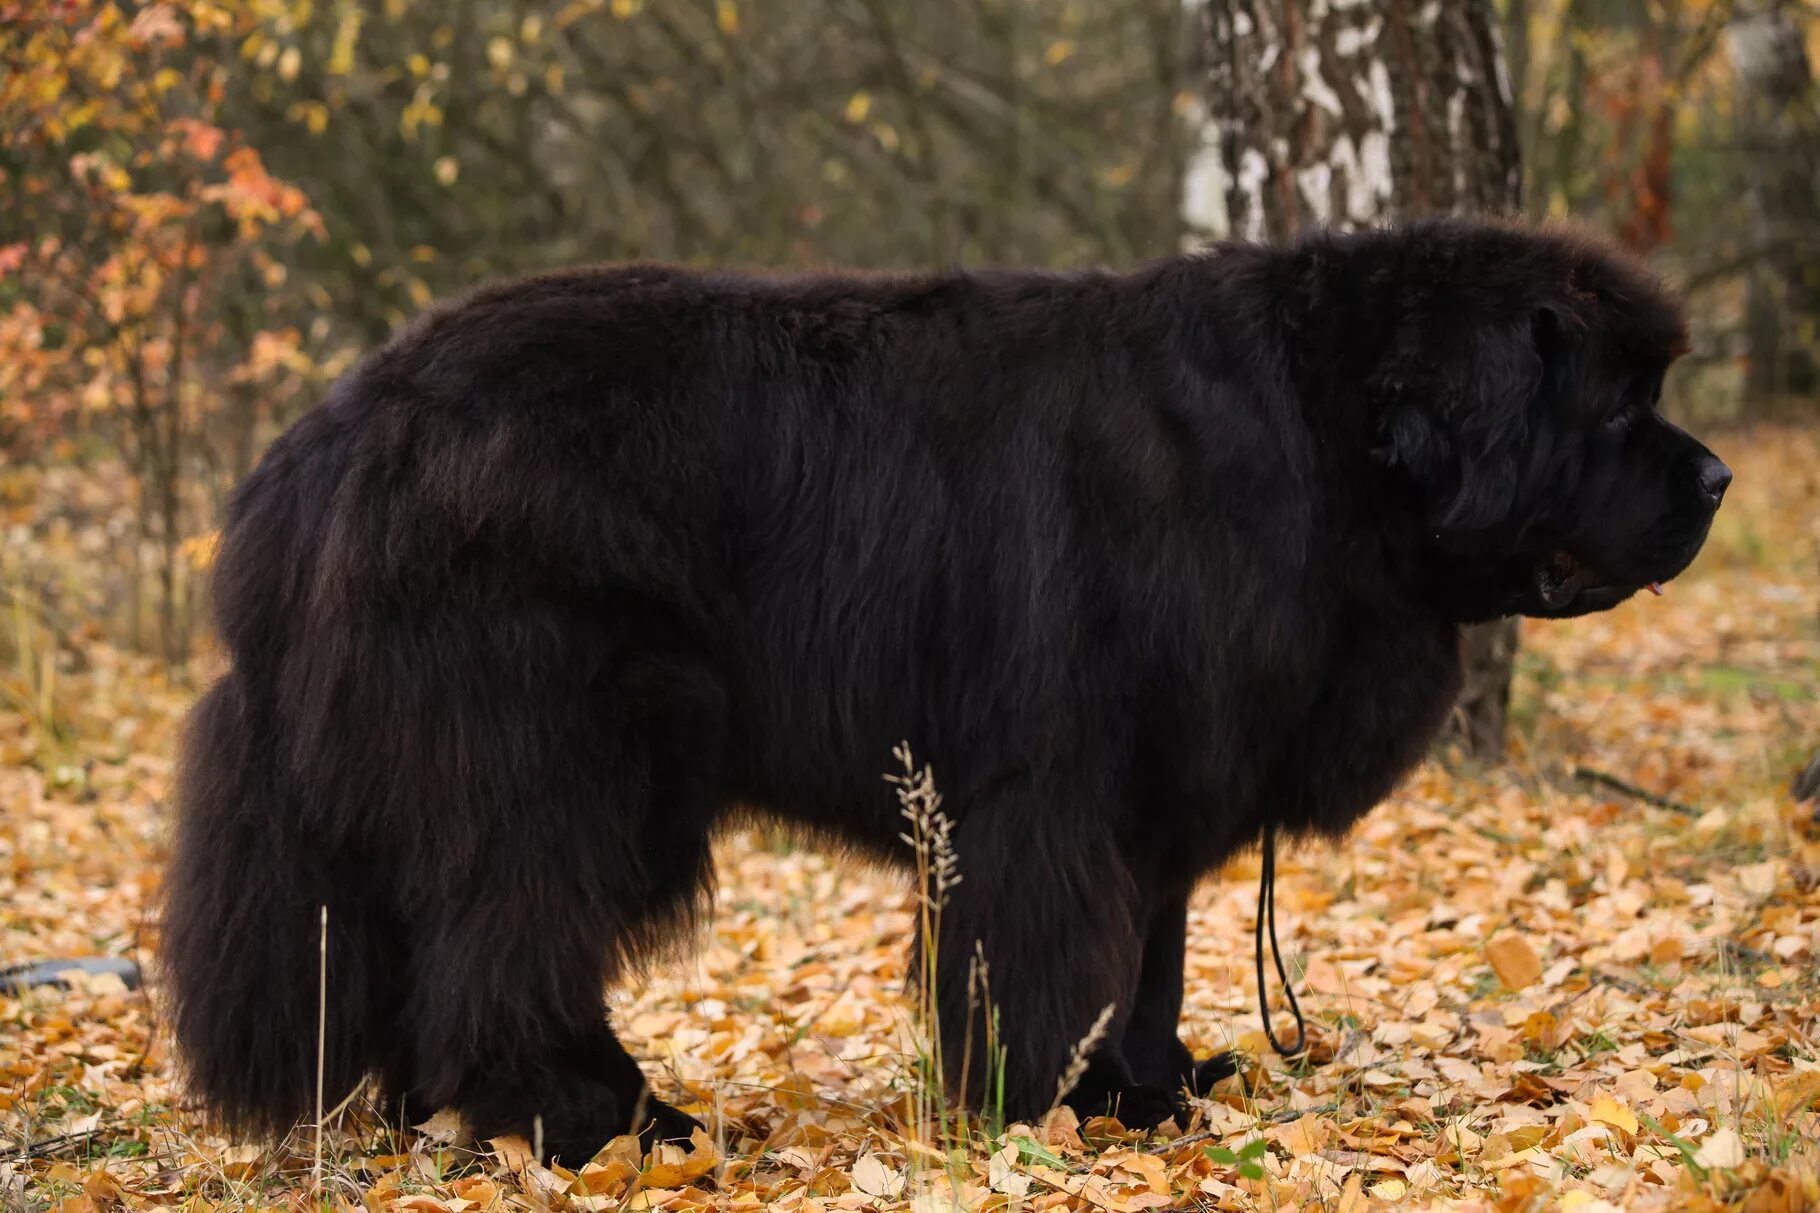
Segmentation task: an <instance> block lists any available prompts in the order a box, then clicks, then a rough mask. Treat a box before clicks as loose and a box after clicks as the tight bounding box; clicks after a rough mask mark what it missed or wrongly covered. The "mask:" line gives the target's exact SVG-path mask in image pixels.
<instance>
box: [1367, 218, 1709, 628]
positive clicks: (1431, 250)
mask: <svg viewBox="0 0 1820 1213" xmlns="http://www.w3.org/2000/svg"><path fill="white" fill-rule="evenodd" d="M1381 239H1382V241H1383V243H1381V244H1379V245H1377V246H1376V249H1375V250H1374V252H1375V254H1376V256H1375V257H1374V258H1373V260H1372V268H1371V269H1370V270H1368V271H1367V272H1368V273H1369V274H1372V275H1375V276H1376V277H1377V279H1378V285H1379V287H1380V288H1382V287H1384V286H1386V285H1389V286H1392V287H1393V288H1394V289H1393V290H1392V291H1391V292H1390V293H1389V295H1388V296H1386V295H1384V294H1379V293H1378V292H1373V293H1374V294H1378V297H1380V298H1384V297H1388V298H1391V299H1392V300H1394V302H1392V303H1391V304H1390V305H1389V311H1390V315H1389V316H1387V317H1384V318H1381V321H1380V322H1381V324H1382V326H1383V327H1382V328H1381V329H1380V332H1381V334H1382V335H1383V336H1384V337H1385V338H1386V346H1385V349H1386V351H1387V352H1385V353H1382V354H1381V355H1380V356H1379V357H1377V358H1376V359H1375V362H1374V370H1373V372H1372V373H1371V375H1370V379H1369V390H1370V394H1371V396H1372V400H1373V405H1374V416H1375V417H1376V419H1377V426H1378V438H1379V445H1378V448H1377V455H1378V457H1379V459H1380V460H1381V462H1382V464H1383V465H1384V467H1385V469H1386V472H1387V474H1388V475H1390V476H1392V477H1393V478H1394V479H1396V480H1397V481H1399V482H1400V484H1401V486H1402V487H1403V490H1404V492H1405V496H1406V499H1408V500H1410V501H1411V502H1412V503H1413V506H1414V509H1415V511H1416V513H1417V515H1418V516H1419V518H1420V520H1421V526H1422V539H1421V541H1420V542H1421V546H1422V548H1423V550H1424V553H1425V560H1424V564H1425V566H1426V568H1427V570H1428V572H1427V576H1428V579H1429V581H1430V582H1431V592H1432V593H1433V594H1434V595H1435V596H1436V598H1437V599H1438V600H1439V601H1440V603H1441V604H1442V606H1443V608H1444V609H1445V610H1447V611H1448V612H1449V613H1450V614H1451V615H1452V616H1453V617H1455V618H1457V619H1459V620H1461V621H1462V622H1468V621H1476V620H1481V619H1488V618H1493V617H1496V616H1499V615H1511V614H1523V615H1537V616H1545V617H1553V618H1560V617H1566V616H1571V615H1581V614H1585V613H1587V612H1589V611H1598V610H1604V609H1605V608H1607V607H1611V606H1615V605H1616V604H1617V603H1619V602H1622V601H1623V600H1624V599H1626V598H1628V597H1630V596H1631V595H1632V594H1635V593H1636V592H1637V591H1639V590H1642V589H1646V588H1654V589H1657V590H1658V591H1659V589H1660V586H1661V583H1663V582H1665V581H1668V580H1669V579H1671V578H1673V577H1675V576H1676V575H1678V574H1679V573H1680V572H1681V571H1682V570H1683V569H1685V568H1686V567H1687V566H1688V564H1689V563H1690V562H1692V560H1693V558H1694V556H1695V554H1696V553H1698V552H1699V550H1700V546H1701V544H1702V543H1704V542H1705V539H1706V533H1707V530H1708V528H1709V527H1710V526H1711V524H1712V520H1713V514H1714V512H1715V511H1716V510H1717V509H1718V508H1719V502H1720V499H1721V498H1722V497H1723V496H1724V494H1725V488H1726V486H1727V485H1728V484H1729V483H1730V482H1731V472H1730V470H1729V469H1727V468H1726V466H1725V464H1723V463H1721V462H1720V461H1719V459H1718V458H1717V457H1715V456H1714V455H1713V453H1712V452H1711V451H1709V450H1707V449H1706V447H1704V446H1702V445H1701V444H1700V443H1699V442H1698V441H1696V440H1695V439H1694V438H1693V437H1692V436H1690V435H1689V434H1687V433H1686V432H1684V431H1683V430H1681V429H1679V428H1677V427H1676V426H1675V425H1673V424H1671V423H1670V422H1669V421H1667V420H1666V419H1665V418H1663V417H1662V416H1661V415H1660V414H1659V413H1658V412H1657V411H1656V406H1657V403H1658V401H1659V398H1660V396H1661V391H1662V379H1663V375H1664V374H1665V373H1666V371H1667V369H1668V366H1669V364H1670V363H1671V362H1672V361H1673V360H1674V359H1675V358H1676V356H1678V355H1679V354H1680V353H1681V352H1682V350H1683V348H1684V346H1685V336H1684V332H1685V330H1684V328H1683V323H1682V319H1681V314H1680V310H1679V308H1678V306H1677V304H1676V302H1675V300H1674V299H1673V298H1672V297H1671V296H1670V295H1669V294H1668V293H1667V292H1666V291H1665V290H1664V289H1663V288H1662V286H1661V285H1660V284H1659V283H1658V282H1657V281H1656V280H1655V279H1654V278H1653V277H1652V276H1651V275H1650V274H1649V273H1648V272H1647V271H1645V270H1644V269H1643V268H1642V267H1641V266H1639V265H1638V264H1636V263H1635V262H1633V261H1631V260H1630V259H1628V258H1627V257H1625V256H1623V255H1621V254H1619V253H1616V252H1614V251H1612V250H1610V249H1607V248H1605V247H1603V246H1601V245H1599V244H1597V243H1594V242H1592V241H1589V240H1586V239H1583V238H1580V237H1574V236H1567V235H1562V234H1558V233H1542V232H1534V231H1525V230H1522V229H1519V228H1515V227H1507V226H1501V225H1495V224H1479V223H1468V222H1461V221H1439V222H1431V223H1425V224H1417V225H1412V226H1410V227H1407V228H1404V229H1401V230H1399V231H1396V232H1393V233H1386V234H1384V235H1383V236H1382V237H1381Z"/></svg>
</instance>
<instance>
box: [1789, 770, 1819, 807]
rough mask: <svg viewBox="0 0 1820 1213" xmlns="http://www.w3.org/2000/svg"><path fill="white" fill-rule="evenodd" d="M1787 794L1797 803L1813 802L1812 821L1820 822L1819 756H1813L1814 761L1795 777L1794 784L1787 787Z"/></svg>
mask: <svg viewBox="0 0 1820 1213" xmlns="http://www.w3.org/2000/svg"><path fill="white" fill-rule="evenodd" d="M1788 794H1789V795H1790V796H1793V797H1794V798H1795V800H1796V802H1797V803H1798V802H1800V801H1803V800H1811V801H1813V802H1814V820H1815V821H1820V754H1815V755H1814V760H1813V761H1812V762H1810V763H1808V764H1807V766H1805V767H1803V768H1802V770H1801V773H1800V774H1799V775H1797V776H1795V782H1793V783H1791V784H1789V785H1788Z"/></svg>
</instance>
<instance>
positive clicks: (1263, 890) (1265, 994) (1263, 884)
mask: <svg viewBox="0 0 1820 1213" xmlns="http://www.w3.org/2000/svg"><path fill="white" fill-rule="evenodd" d="M1266 915H1268V916H1269V919H1270V956H1271V959H1273V960H1275V961H1276V965H1277V976H1278V977H1279V978H1281V979H1282V982H1283V997H1284V998H1286V999H1288V1000H1289V1013H1290V1014H1291V1015H1294V1016H1295V1044H1294V1045H1284V1044H1283V1042H1282V1041H1280V1040H1278V1039H1277V1034H1276V1030H1275V1029H1274V1028H1272V1027H1271V1026H1270V992H1269V990H1268V988H1267V987H1266V986H1265V985H1264V920H1265V916H1266ZM1255 942H1256V944H1257V948H1256V954H1257V961H1258V1014H1259V1015H1260V1016H1261V1017H1262V1018H1263V1020H1264V1035H1265V1036H1266V1037H1268V1038H1269V1040H1270V1047H1271V1048H1273V1049H1275V1050H1276V1051H1277V1052H1278V1053H1280V1054H1282V1055H1283V1056H1284V1057H1293V1056H1295V1055H1296V1054H1297V1053H1300V1052H1301V1051H1302V1050H1303V1049H1304V1048H1306V1047H1307V1045H1308V1024H1307V1022H1306V1021H1305V1020H1304V1019H1303V1018H1302V1007H1301V1004H1300V1003H1298V1002H1296V1000H1295V986H1294V985H1293V984H1292V983H1291V982H1290V980H1289V971H1288V970H1287V969H1285V968H1284V967H1283V949H1282V948H1281V947H1279V946H1278V944H1277V831H1276V827H1275V826H1270V825H1267V826H1265V827H1264V858H1263V870H1262V871H1260V872H1259V873H1258V927H1257V935H1256V941H1255Z"/></svg>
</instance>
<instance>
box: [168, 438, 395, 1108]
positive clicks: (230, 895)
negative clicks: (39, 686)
mask: <svg viewBox="0 0 1820 1213" xmlns="http://www.w3.org/2000/svg"><path fill="white" fill-rule="evenodd" d="M323 428H324V427H323V423H318V422H317V419H316V418H314V417H312V418H309V419H306V422H305V423H304V425H303V426H302V427H301V430H302V432H301V433H299V432H298V431H293V433H292V434H291V435H287V437H286V438H285V439H281V440H280V442H279V444H278V445H276V446H275V447H274V448H273V451H272V452H271V453H270V454H269V455H268V456H267V458H266V460H265V461H264V462H263V463H262V464H261V466H260V468H259V469H258V470H257V471H256V472H255V473H254V474H253V475H252V476H251V477H249V479H248V480H247V482H246V484H245V485H244V486H243V487H242V489H241V490H240V491H239V493H238V494H237V495H236V499H235V501H234V504H233V507H232V509H231V510H230V514H229V522H228V524H227V526H226V527H225V528H224V533H223V538H222V546H221V554H220V557H219V559H218V560H217V563H216V570H215V587H214V589H215V605H216V614H217V616H218V618H217V622H218V625H219V628H220V631H221V634H222V637H223V640H224V642H225V644H226V646H227V648H228V650H229V653H230V655H231V658H232V661H233V665H232V668H231V669H230V671H229V672H228V673H227V674H226V675H225V676H224V677H223V678H222V679H221V680H220V681H219V682H217V683H216V684H215V685H214V687H213V688H211V689H210V690H209V691H208V693H207V694H206V695H205V696H203V698H202V699H201V701H200V702H199V703H198V704H197V705H196V707H195V708H194V709H193V710H192V712H191V714H190V717H189V720H188V721H187V723H186V725H185V729H184V733H183V738H182V742H181V747H180V754H179V763H178V775H177V786H176V814H177V823H176V834H175V838H174V841H173V854H172V857H171V862H170V866H169V869H168V871H167V875H166V879H165V886H164V916H163V923H162V931H161V944H160V954H161V962H162V964H161V967H162V977H163V987H164V988H163V991H162V993H163V997H164V1002H165V1009H166V1011H167V1013H168V1015H169V1020H170V1026H171V1028H172V1029H173V1031H174V1034H175V1037H176V1041H177V1045H178V1049H179V1052H180V1054H181V1057H182V1060H183V1062H184V1067H185V1069H186V1071H187V1075H188V1078H189V1081H190V1084H191V1086H192V1088H193V1090H194V1092H195V1093H196V1094H197V1095H198V1096H200V1098H201V1099H202V1101H203V1103H204V1104H206V1106H207V1108H208V1110H209V1111H210V1113H211V1114H213V1116H214V1117H216V1118H217V1119H218V1120H219V1121H221V1122H223V1123H224V1124H225V1125H226V1126H227V1127H230V1128H234V1129H239V1130H245V1131H253V1132H263V1133H268V1134H273V1135H276V1134H281V1133H283V1132H285V1131H287V1130H288V1129H290V1128H291V1127H292V1126H294V1125H295V1124H296V1123H297V1122H298V1121H300V1120H303V1119H306V1118H308V1117H309V1116H310V1115H311V1114H312V1110H313V1109H314V1108H315V1107H316V1101H317V1096H318V1090H319V1087H320V1092H321V1095H322V1097H323V1098H324V1099H325V1100H326V1102H327V1103H328V1104H329V1105H330V1106H333V1105H334V1104H336V1103H337V1102H339V1101H340V1100H341V1099H342V1098H343V1097H344V1096H346V1095H347V1094H348V1093H349V1092H350V1091H352V1090H353V1089H354V1088H355V1087H356V1086H357V1085H358V1084H359V1083H360V1082H361V1080H362V1078H363V1077H364V1076H365V1075H366V1074H367V1073H368V1072H369V1071H371V1070H373V1069H376V1068H379V1067H380V1066H381V1065H383V1058H382V1057H381V1056H380V1053H379V1051H378V1046H379V1045H380V1043H381V1042H383V1041H384V1040H385V1039H386V1037H387V1035H388V1033H386V1032H385V1030H384V1024H385V1022H386V1016H387V1013H388V998H389V994H388V986H389V985H390V983H391V982H393V981H395V980H396V978H395V976H389V975H392V974H395V972H396V969H397V966H398V959H399V958H398V957H397V956H395V955H392V954H391V953H392V950H393V949H394V948H395V947H396V946H397V940H396V931H395V930H394V929H393V928H392V927H391V924H390V923H389V922H388V915H387V914H386V913H385V912H384V905H385V901H384V894H383V891H382V886H383V883H384V881H383V878H382V877H379V876H377V875H376V874H375V873H372V872H360V871H352V870H349V869H348V867H347V863H348V861H347V860H346V859H344V858H341V857H339V856H338V855H337V852H336V850H335V849H334V848H330V847H326V846H324V845H322V844H321V840H320V839H318V838H314V837H312V836H311V835H312V830H311V827H310V817H309V812H308V809H309V806H307V805H306V804H305V803H304V800H305V797H306V796H307V795H308V794H309V793H308V791H307V788H306V786H305V783H304V781H303V780H301V779H300V778H299V777H298V773H297V771H296V769H295V764H294V763H293V761H292V753H293V747H292V745H291V744H290V741H289V738H288V731H289V730H288V728H287V725H286V722H285V718H284V715H283V712H282V710H281V703H280V700H279V695H280V686H281V681H282V667H283V664H284V662H285V659H286V652H287V649H288V648H289V647H290V640H289V637H290V636H292V635H294V634H295V629H296V628H297V626H298V620H299V618H300V617H301V615H302V614H303V612H304V611H305V610H306V609H307V605H306V603H307V597H308V586H309V582H310V579H311V577H312V571H313V570H314V568H315V566H316V564H317V559H318V554H319V553H320V551H321V547H322V544H321V538H322V528H323V527H324V526H325V525H326V523H325V521H324V520H325V519H326V517H327V515H328V513H329V510H328V497H329V495H330V494H331V493H332V492H333V482H334V480H335V478H336V477H335V469H334V468H333V467H328V468H326V469H325V467H324V459H325V458H326V459H330V460H332V459H333V458H334V454H333V449H332V448H333V443H332V440H331V441H330V442H329V443H328V444H326V445H325V444H324V443H323V442H322V441H321V440H322V438H323V437H324V435H323V434H322V433H321V430H322V429H323ZM306 455H307V457H308V465H307V466H300V463H301V461H302V460H303V458H304V457H305V456H306ZM325 915H326V920H327V922H326V929H325V927H324V916H325ZM325 941H326V959H325V946H324V945H325Z"/></svg>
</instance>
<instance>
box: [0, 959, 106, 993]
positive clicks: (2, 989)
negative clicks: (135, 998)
mask: <svg viewBox="0 0 1820 1213" xmlns="http://www.w3.org/2000/svg"><path fill="white" fill-rule="evenodd" d="M71 972H76V973H112V974H114V975H115V976H116V977H118V978H119V979H120V980H121V981H123V982H125V983H126V988H127V989H129V990H137V989H138V988H139V966H138V965H136V964H134V963H133V962H132V961H130V960H123V959H121V958H120V957H118V956H83V957H79V958H75V959H68V960H25V961H20V962H19V963H18V964H10V965H6V966H4V967H0V994H13V995H17V994H20V993H22V992H24V991H26V990H29V989H31V988H32V987H34V986H67V985H69V981H68V980H67V979H66V978H65V976H64V974H66V973H71Z"/></svg>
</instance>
